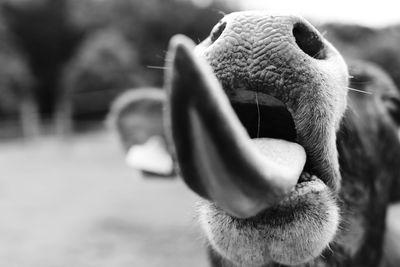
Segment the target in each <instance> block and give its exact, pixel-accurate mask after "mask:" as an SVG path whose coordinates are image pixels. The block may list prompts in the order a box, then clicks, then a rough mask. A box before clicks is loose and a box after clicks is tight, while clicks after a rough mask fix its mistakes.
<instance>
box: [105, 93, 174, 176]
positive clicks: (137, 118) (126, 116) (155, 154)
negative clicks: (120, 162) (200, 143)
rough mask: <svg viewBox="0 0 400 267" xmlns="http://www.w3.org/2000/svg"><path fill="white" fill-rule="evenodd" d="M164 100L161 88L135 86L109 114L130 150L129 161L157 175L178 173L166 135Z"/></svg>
mask: <svg viewBox="0 0 400 267" xmlns="http://www.w3.org/2000/svg"><path fill="white" fill-rule="evenodd" d="M164 102H165V94H164V92H163V91H162V90H161V89H156V88H140V89H131V90H128V91H126V92H124V93H122V94H121V95H120V96H119V97H118V98H117V99H116V100H115V101H114V102H113V105H112V107H111V111H110V114H109V116H108V123H109V125H110V128H112V129H115V130H116V132H117V134H118V135H119V139H120V140H121V143H122V146H123V149H124V151H125V152H126V163H127V164H128V165H129V166H131V167H133V168H135V169H137V170H139V171H141V172H143V173H144V174H151V176H153V177H154V176H162V177H170V176H173V175H174V170H173V161H172V158H171V156H170V153H169V152H168V150H167V146H166V139H165V134H164V123H163V106H164Z"/></svg>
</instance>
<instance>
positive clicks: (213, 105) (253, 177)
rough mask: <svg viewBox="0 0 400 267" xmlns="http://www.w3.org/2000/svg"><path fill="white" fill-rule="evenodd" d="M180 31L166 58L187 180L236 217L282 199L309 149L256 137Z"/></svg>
mask: <svg viewBox="0 0 400 267" xmlns="http://www.w3.org/2000/svg"><path fill="white" fill-rule="evenodd" d="M193 48H194V45H193V43H192V42H191V41H190V40H188V39H187V38H185V37H183V36H176V37H174V38H173V39H172V41H171V44H170V50H169V51H170V53H169V58H168V60H167V62H169V63H168V66H167V72H168V74H167V75H166V77H168V80H167V81H166V89H167V91H168V101H167V108H166V121H167V125H168V127H167V129H171V132H170V136H171V140H172V144H173V149H174V152H175V155H176V157H177V160H178V162H179V166H180V171H181V173H182V177H183V179H184V181H185V182H186V184H187V185H188V186H189V187H190V188H191V189H192V190H194V191H195V192H196V193H198V194H199V195H201V196H202V197H204V198H207V199H209V200H211V201H214V202H216V203H217V205H219V206H220V207H221V208H222V209H224V210H225V211H227V212H228V213H230V214H231V215H233V216H235V217H240V218H245V217H251V216H254V215H256V214H257V213H259V212H260V211H261V210H263V209H265V208H268V207H270V206H272V205H274V204H277V203H278V202H279V201H280V200H282V199H283V198H284V197H285V196H286V195H287V194H288V193H289V192H290V190H291V189H292V188H293V187H294V186H295V185H296V183H297V181H298V179H299V177H300V174H301V171H302V170H303V167H304V164H305V160H306V156H305V152H304V149H303V148H302V147H301V146H300V145H298V144H296V143H292V142H288V141H285V140H279V139H272V138H260V139H253V140H251V139H250V137H249V135H248V134H247V132H246V129H245V128H244V127H243V126H242V124H241V123H240V121H239V118H238V117H237V116H236V114H235V112H234V110H233V108H232V106H231V104H230V102H229V100H228V98H227V96H226V94H225V93H224V91H223V90H222V87H221V85H220V84H219V82H218V80H217V78H216V77H215V75H214V74H213V72H212V69H211V68H210V67H209V66H208V64H207V63H206V62H203V60H202V59H200V58H196V56H195V55H194V54H193V52H192V51H193Z"/></svg>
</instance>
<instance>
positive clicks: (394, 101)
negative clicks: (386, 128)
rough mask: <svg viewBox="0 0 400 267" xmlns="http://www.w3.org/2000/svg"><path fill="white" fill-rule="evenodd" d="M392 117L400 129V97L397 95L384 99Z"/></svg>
mask: <svg viewBox="0 0 400 267" xmlns="http://www.w3.org/2000/svg"><path fill="white" fill-rule="evenodd" d="M382 100H383V103H384V104H385V106H386V108H387V110H388V112H389V114H390V116H391V117H392V119H393V120H394V122H395V123H396V125H397V126H398V128H399V129H400V97H399V96H397V95H387V96H383V98H382Z"/></svg>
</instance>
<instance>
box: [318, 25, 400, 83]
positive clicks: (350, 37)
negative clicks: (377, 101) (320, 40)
mask: <svg viewBox="0 0 400 267" xmlns="http://www.w3.org/2000/svg"><path fill="white" fill-rule="evenodd" d="M321 31H323V32H324V31H325V33H326V34H325V37H326V38H327V39H328V40H329V41H330V42H331V43H332V44H333V45H334V46H335V47H336V48H337V49H338V50H339V51H340V52H341V53H342V54H343V55H344V56H345V58H348V59H365V60H369V61H372V62H374V63H376V64H377V65H379V66H381V67H382V68H383V69H384V70H385V71H386V72H387V73H388V74H389V75H390V76H391V77H392V79H393V80H394V82H395V83H396V85H397V87H398V88H400V71H399V70H400V25H394V26H389V27H385V28H381V29H375V28H369V27H365V26H360V25H347V24H326V25H323V26H322V27H321Z"/></svg>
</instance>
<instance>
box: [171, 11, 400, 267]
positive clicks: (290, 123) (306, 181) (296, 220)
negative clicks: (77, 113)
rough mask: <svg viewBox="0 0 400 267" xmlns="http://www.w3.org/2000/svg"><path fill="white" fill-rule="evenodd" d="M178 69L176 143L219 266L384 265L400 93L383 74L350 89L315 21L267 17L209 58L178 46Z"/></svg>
mask: <svg viewBox="0 0 400 267" xmlns="http://www.w3.org/2000/svg"><path fill="white" fill-rule="evenodd" d="M166 62H167V63H166V81H165V88H166V91H167V100H166V112H165V120H166V125H167V127H166V129H167V135H168V137H169V139H170V143H171V149H172V153H173V154H174V155H175V157H176V161H177V162H178V165H179V169H180V173H181V176H182V178H183V179H184V181H185V182H186V184H187V185H188V186H189V187H190V188H191V189H192V190H193V191H195V192H196V193H198V194H199V195H200V196H202V197H203V198H204V201H202V202H201V204H200V205H199V208H198V218H199V220H200V223H201V226H202V228H203V230H204V233H205V235H206V237H207V240H208V243H209V247H210V251H211V252H210V255H211V262H212V264H213V265H214V266H280V265H303V264H305V265H307V266H309V265H312V266H344V265H349V266H377V265H378V263H379V259H380V249H381V242H382V236H383V230H384V220H385V213H386V206H387V205H388V203H389V202H390V201H391V200H393V199H396V198H397V196H396V194H395V193H394V192H395V191H396V189H394V188H396V186H397V183H396V182H395V179H396V178H400V177H399V176H400V166H398V165H399V164H398V163H397V161H398V159H399V158H400V143H399V137H398V133H397V131H398V125H397V124H396V122H395V120H394V119H393V117H395V116H396V108H397V106H396V105H397V104H398V99H399V98H398V92H397V91H396V89H395V88H394V86H393V84H392V83H391V81H390V79H389V78H388V77H387V76H386V75H385V74H384V73H383V72H382V71H380V70H379V68H377V67H375V66H372V65H368V64H367V63H364V62H363V63H354V64H352V65H350V74H351V76H349V74H348V67H347V65H346V63H345V62H344V60H343V58H342V56H341V55H340V54H339V52H338V51H336V49H335V48H334V47H333V46H332V45H331V44H330V43H329V42H328V41H327V40H325V39H324V37H323V36H322V35H321V34H320V33H319V32H318V31H317V30H316V29H315V28H314V27H313V26H312V25H310V24H309V23H308V22H307V21H306V20H304V19H302V18H300V17H296V16H290V15H281V14H271V13H267V12H259V11H251V12H237V13H232V14H230V15H227V16H225V17H224V18H223V19H222V20H221V21H220V22H219V23H218V24H217V25H216V26H215V27H214V29H213V30H212V31H211V34H210V37H209V38H207V39H206V40H205V41H203V42H202V43H200V44H199V45H197V46H196V47H195V46H194V44H193V43H192V42H191V41H190V40H188V39H187V38H185V37H183V36H176V37H174V38H173V39H172V41H171V44H170V49H169V53H168V57H167V61H166ZM349 78H350V81H351V84H350V85H349ZM349 90H350V91H349ZM389 99H390V100H389ZM393 99H397V100H396V101H397V102H396V101H393ZM393 105H395V106H396V108H394V109H393ZM393 110H395V111H393ZM397 110H398V109H397ZM397 116H398V114H397Z"/></svg>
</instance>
